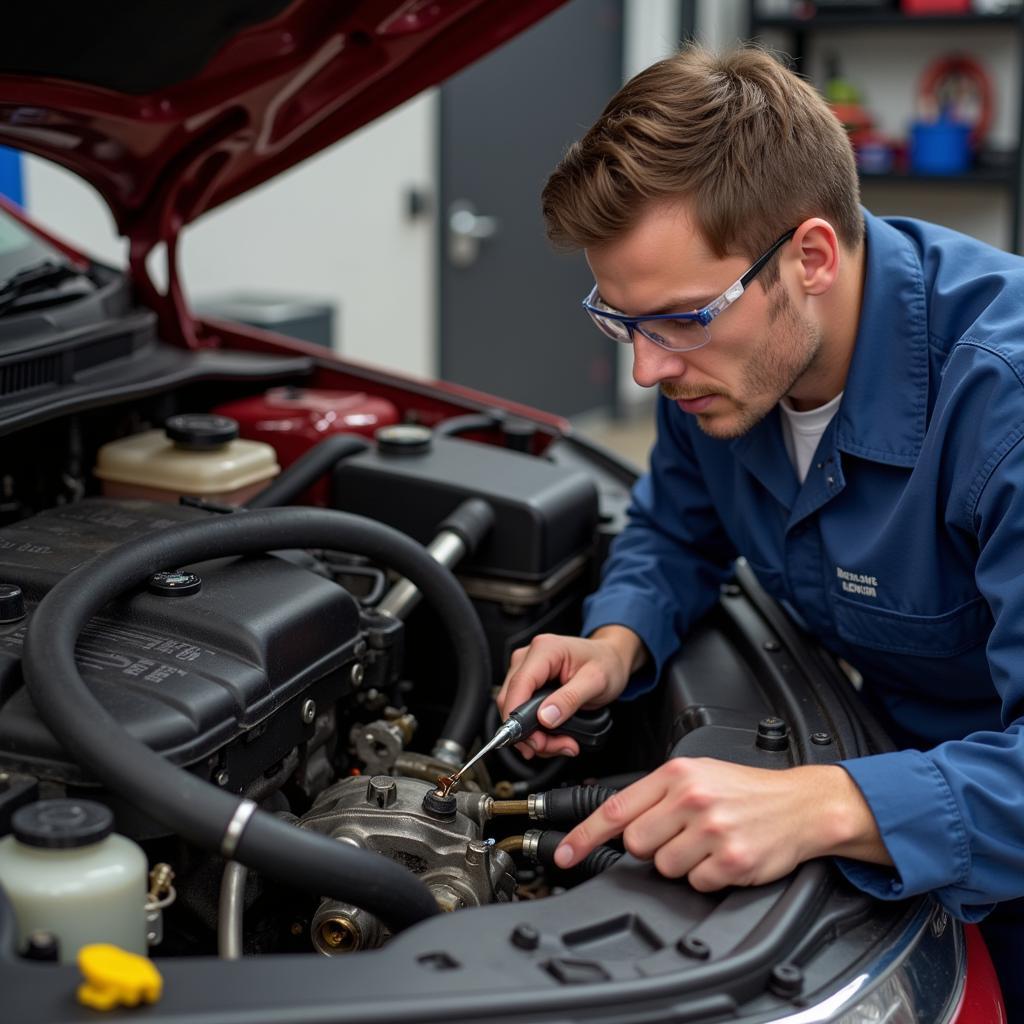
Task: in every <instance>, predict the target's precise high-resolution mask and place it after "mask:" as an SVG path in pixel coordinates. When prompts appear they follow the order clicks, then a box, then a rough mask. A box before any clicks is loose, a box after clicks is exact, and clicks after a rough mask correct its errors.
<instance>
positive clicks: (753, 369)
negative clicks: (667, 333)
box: [661, 288, 821, 441]
mask: <svg viewBox="0 0 1024 1024" xmlns="http://www.w3.org/2000/svg"><path fill="white" fill-rule="evenodd" d="M768 325H769V329H768V330H767V331H765V334H764V337H763V338H762V340H761V342H760V344H758V346H757V347H756V348H755V349H754V351H753V353H752V354H751V355H750V357H749V359H748V360H747V362H746V365H745V366H744V367H743V371H742V374H741V377H740V387H739V389H738V395H740V396H749V397H746V398H743V397H737V396H736V395H734V394H731V393H726V392H718V394H720V395H722V397H723V398H725V399H726V400H728V401H729V402H730V403H731V404H732V405H733V407H734V410H735V411H734V412H732V413H731V414H722V413H717V412H708V413H697V414H696V420H697V426H698V427H700V429H701V430H702V431H703V432H704V433H705V434H707V435H708V437H713V438H716V439H717V440H720V441H732V440H735V439H736V438H738V437H742V436H743V435H744V434H746V433H747V432H748V431H749V430H751V429H753V428H754V427H755V426H756V425H757V424H758V423H760V422H761V420H763V419H764V418H765V416H767V415H768V413H770V412H771V411H772V409H774V408H775V406H776V405H777V404H778V403H779V399H781V398H782V397H783V395H786V394H788V393H789V392H790V391H791V390H792V389H793V385H794V384H795V383H796V382H797V381H798V380H799V379H800V378H801V377H802V376H803V375H804V374H805V373H806V372H807V371H808V370H809V369H810V368H811V366H812V365H813V364H814V362H815V360H816V359H817V358H818V354H819V353H820V351H821V330H820V328H818V326H817V325H816V324H814V323H812V322H811V321H810V320H808V319H807V318H806V317H804V316H801V314H800V313H799V312H798V311H797V310H796V308H795V307H794V306H793V303H792V302H791V301H790V298H789V295H788V293H787V292H786V291H785V289H783V288H780V289H779V297H778V298H776V299H775V301H774V302H773V303H772V306H771V308H770V309H769V313H768ZM688 391H689V389H687V388H685V387H680V386H678V385H673V383H672V382H671V381H666V382H665V383H663V384H662V385H661V392H662V394H663V395H665V397H666V398H670V399H672V400H673V401H675V400H678V399H688V398H698V397H700V394H702V393H703V394H706V392H702V393H693V392H690V393H688Z"/></svg>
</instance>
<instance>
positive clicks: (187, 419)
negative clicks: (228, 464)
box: [164, 412, 238, 452]
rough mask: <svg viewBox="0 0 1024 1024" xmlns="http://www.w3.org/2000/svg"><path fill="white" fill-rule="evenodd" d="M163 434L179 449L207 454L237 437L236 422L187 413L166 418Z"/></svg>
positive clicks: (202, 413)
mask: <svg viewBox="0 0 1024 1024" xmlns="http://www.w3.org/2000/svg"><path fill="white" fill-rule="evenodd" d="M164 432H165V433H166V434H167V436H168V437H169V438H170V439H171V440H172V441H173V442H174V443H175V445H177V446H178V447H179V448H186V449H188V450H189V451H194V452H207V451H213V450H214V449H216V448H220V447H222V446H223V445H226V444H228V443H230V442H231V441H234V439H235V438H236V437H238V421H237V420H233V419H230V418H229V417H227V416H214V415H212V414H211V413H205V412H187V413H182V414H181V415H179V416H168V418H167V421H166V423H164Z"/></svg>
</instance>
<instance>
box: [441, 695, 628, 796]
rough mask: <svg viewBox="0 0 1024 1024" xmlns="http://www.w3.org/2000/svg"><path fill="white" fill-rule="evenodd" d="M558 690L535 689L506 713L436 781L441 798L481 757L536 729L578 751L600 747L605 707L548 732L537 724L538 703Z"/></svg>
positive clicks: (608, 723)
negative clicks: (565, 739) (461, 762)
mask: <svg viewBox="0 0 1024 1024" xmlns="http://www.w3.org/2000/svg"><path fill="white" fill-rule="evenodd" d="M558 688H559V684H558V683H554V682H552V683H545V684H544V686H542V687H541V688H540V689H539V690H536V691H534V694H533V696H532V697H530V698H529V699H528V700H527V701H525V702H524V703H522V704H520V705H519V707H517V708H516V709H515V710H514V711H512V712H510V713H509V716H508V718H506V719H505V721H504V722H502V723H501V725H500V726H499V728H498V731H497V732H496V733H495V734H494V735H493V736H492V737H491V738H490V739H489V740H488V741H487V742H486V743H485V744H484V745H483V746H482V747H481V748H480V749H479V750H478V751H477V752H476V753H475V754H474V755H473V756H472V757H471V758H470V759H469V760H468V761H467V762H466V763H465V764H464V765H463V766H462V767H461V768H460V769H459V770H458V771H456V772H452V774H451V775H442V776H441V778H439V779H438V780H437V781H438V788H439V790H440V792H441V795H442V796H447V795H448V794H449V793H450V792H451V791H452V790H453V789H454V788H455V786H456V785H457V784H458V782H459V780H460V779H461V778H462V776H463V775H464V774H465V773H466V772H467V771H468V770H469V769H470V768H472V767H473V765H475V764H476V763H477V761H479V760H480V759H481V758H482V757H486V756H487V755H488V754H490V753H492V752H493V751H495V750H500V749H501V748H502V747H507V746H509V745H510V744H512V743H518V742H519V741H520V740H525V739H526V738H527V737H528V736H532V735H533V734H534V733H535V732H536V731H537V730H538V729H540V730H541V731H542V732H546V733H549V734H557V735H559V736H570V737H572V739H574V740H576V742H577V743H578V744H579V746H580V749H581V750H597V749H598V748H599V747H600V746H602V745H603V744H604V741H605V740H606V739H607V738H608V733H609V732H610V731H611V727H612V716H611V713H610V712H609V710H608V709H607V708H598V709H597V710H596V711H577V712H576V714H575V715H573V716H572V717H571V718H569V719H568V721H565V722H561V723H560V724H559V725H556V726H554V727H553V728H551V729H548V728H546V727H545V726H544V725H542V724H541V722H540V721H539V720H538V718H537V712H538V711H539V710H540V706H541V704H543V703H544V701H546V700H547V699H548V697H550V696H551V694H553V693H554V692H555V691H556V690H558Z"/></svg>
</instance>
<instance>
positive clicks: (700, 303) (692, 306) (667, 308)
mask: <svg viewBox="0 0 1024 1024" xmlns="http://www.w3.org/2000/svg"><path fill="white" fill-rule="evenodd" d="M714 298H715V296H714V295H697V296H693V295H683V296H680V297H679V298H675V299H670V300H669V301H668V302H664V303H662V304H661V305H660V306H659V307H658V308H657V309H648V310H646V312H647V313H650V314H651V316H661V315H662V314H663V313H692V312H694V310H697V309H702V308H703V307H704V306H706V305H707V304H708V303H709V302H711V301H713V299H714Z"/></svg>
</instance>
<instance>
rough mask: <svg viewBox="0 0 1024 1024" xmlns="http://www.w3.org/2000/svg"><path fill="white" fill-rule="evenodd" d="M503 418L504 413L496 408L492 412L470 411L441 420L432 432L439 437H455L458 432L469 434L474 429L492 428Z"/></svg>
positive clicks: (497, 425) (498, 425)
mask: <svg viewBox="0 0 1024 1024" xmlns="http://www.w3.org/2000/svg"><path fill="white" fill-rule="evenodd" d="M504 418H505V416H504V413H501V412H499V411H497V410H495V411H494V412H493V413H487V412H471V413H467V414H466V415H465V416H452V417H451V418H450V419H447V420H441V422H440V423H438V424H437V426H436V427H434V433H435V434H437V435H439V436H441V437H457V436H458V435H459V434H469V433H472V432H473V431H476V430H494V429H495V428H496V427H500V426H501V424H502V421H503V420H504Z"/></svg>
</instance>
